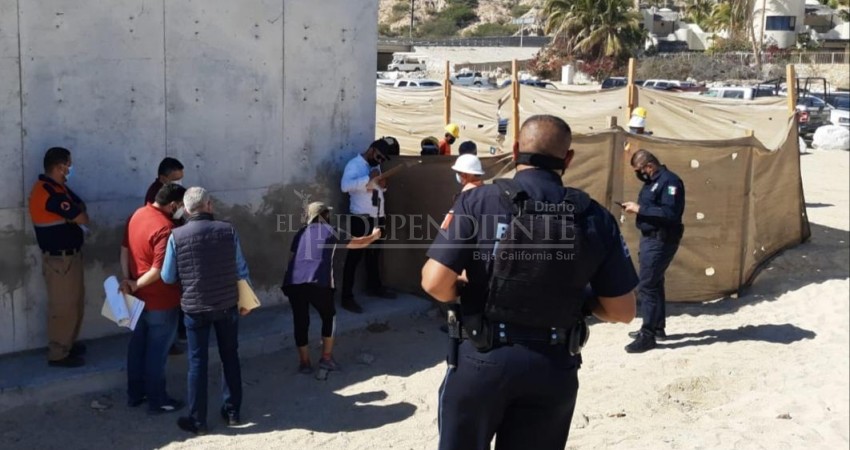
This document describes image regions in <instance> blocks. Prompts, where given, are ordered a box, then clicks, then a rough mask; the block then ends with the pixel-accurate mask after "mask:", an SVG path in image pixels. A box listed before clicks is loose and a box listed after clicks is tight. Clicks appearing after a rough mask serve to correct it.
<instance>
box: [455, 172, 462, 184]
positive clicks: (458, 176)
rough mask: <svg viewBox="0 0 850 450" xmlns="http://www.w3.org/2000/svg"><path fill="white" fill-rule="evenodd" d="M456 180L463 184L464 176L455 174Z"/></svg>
mask: <svg viewBox="0 0 850 450" xmlns="http://www.w3.org/2000/svg"><path fill="white" fill-rule="evenodd" d="M455 180H457V184H459V185H461V186H463V178H461V177H460V174H459V173H456V174H455Z"/></svg>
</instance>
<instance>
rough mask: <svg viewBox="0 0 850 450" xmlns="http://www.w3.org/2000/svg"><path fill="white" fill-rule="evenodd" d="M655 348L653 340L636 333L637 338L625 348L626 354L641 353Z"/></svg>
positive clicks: (646, 335)
mask: <svg viewBox="0 0 850 450" xmlns="http://www.w3.org/2000/svg"><path fill="white" fill-rule="evenodd" d="M654 348H655V338H654V337H652V336H650V335H648V334H646V333H638V337H637V338H635V340H634V341H632V343H631V344H629V345H627V346H626V353H643V352H645V351H648V350H652V349H654Z"/></svg>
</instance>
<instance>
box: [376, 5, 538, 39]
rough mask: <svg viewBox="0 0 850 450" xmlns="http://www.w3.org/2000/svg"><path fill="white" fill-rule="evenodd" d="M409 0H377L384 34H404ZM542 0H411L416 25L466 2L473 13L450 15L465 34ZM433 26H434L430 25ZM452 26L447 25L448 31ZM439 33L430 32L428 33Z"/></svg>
mask: <svg viewBox="0 0 850 450" xmlns="http://www.w3.org/2000/svg"><path fill="white" fill-rule="evenodd" d="M410 1H411V0H380V1H379V7H378V8H379V9H378V23H379V24H381V31H382V33H384V34H388V33H399V34H403V35H406V34H407V32H408V28H409V26H410ZM542 4H543V0H477V1H476V0H414V6H415V13H414V17H415V22H414V23H415V25H416V26H417V27H418V28H420V29H421V28H422V26H423V25H425V24H428V23H429V22H430V23H432V24H433V23H435V22H437V21H439V20H441V19H443V20H447V18H446V17H444V16H443V13H447V12H448V10H449V9H451V8H453V7H459V6H468V7H469V9H470V10H471V11H472V13H473V14H474V17H473V16H472V15H467V16H466V17H464V19H465V20H463V19H462V20H457V19H456V18H457V16H456V15H453V16H452V21H454V22H455V23H457V25H458V27H457V30H456V34H457V35H468V34H470V33H472V32H474V31H475V30H476V29H477V28H478V27H479V26H481V25H484V24H497V25H504V26H508V25H509V24H510V21H511V20H512V19H514V18H515V17H519V16H521V15H523V14H525V13H526V12H528V11H529V10H530V9H531V8H532V7H535V6H537V7H541V6H542ZM431 28H434V27H431ZM451 31H452V30H449V29H446V33H444V34H449V33H450V32H451ZM435 33H437V34H438V33H439V31H437V32H431V33H430V34H435ZM420 34H429V33H428V31H425V30H420Z"/></svg>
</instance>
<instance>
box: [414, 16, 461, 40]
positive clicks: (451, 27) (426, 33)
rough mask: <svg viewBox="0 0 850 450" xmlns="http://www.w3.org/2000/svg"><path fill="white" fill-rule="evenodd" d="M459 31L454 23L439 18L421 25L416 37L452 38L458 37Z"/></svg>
mask: <svg viewBox="0 0 850 450" xmlns="http://www.w3.org/2000/svg"><path fill="white" fill-rule="evenodd" d="M459 29H460V28H459V27H458V26H457V24H455V23H454V22H453V21H451V20H449V19H447V18H445V17H438V18H436V19H432V20H429V21H427V22H425V23H422V24H420V25H419V26H418V27H417V28H416V35H417V36H419V37H428V38H437V37H451V36H455V35H457V32H458V30H459Z"/></svg>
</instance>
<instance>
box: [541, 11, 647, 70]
mask: <svg viewBox="0 0 850 450" xmlns="http://www.w3.org/2000/svg"><path fill="white" fill-rule="evenodd" d="M543 13H544V14H545V15H546V17H547V19H546V32H547V33H554V34H557V35H563V37H564V38H565V39H566V42H567V46H568V48H569V49H570V51H571V52H572V53H574V54H576V55H577V56H580V57H584V58H599V57H603V56H605V57H612V58H617V59H620V58H624V57H626V56H628V55H630V54H631V52H632V51H633V50H634V49H635V48H637V47H639V46H640V44H641V43H642V42H643V39H644V37H645V33H644V31H643V30H642V29H641V27H640V24H641V21H642V20H641V16H640V14H639V13H638V12H637V11H634V10H632V9H631V2H630V1H629V0H546V3H545V5H544V7H543Z"/></svg>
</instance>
